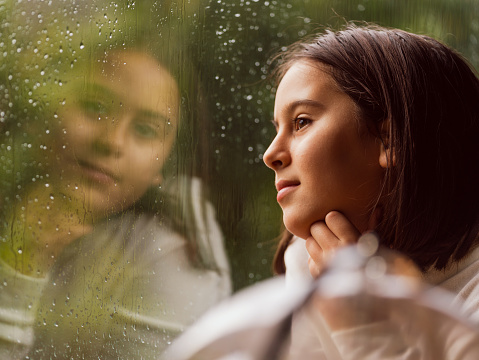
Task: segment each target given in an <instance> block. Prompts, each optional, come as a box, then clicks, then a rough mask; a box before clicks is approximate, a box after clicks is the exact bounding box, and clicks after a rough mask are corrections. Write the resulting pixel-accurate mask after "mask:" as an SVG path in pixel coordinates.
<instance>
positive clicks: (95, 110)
mask: <svg viewBox="0 0 479 360" xmlns="http://www.w3.org/2000/svg"><path fill="white" fill-rule="evenodd" d="M80 107H81V109H82V110H83V111H84V112H85V113H86V114H87V115H88V116H92V117H96V118H100V117H103V116H105V115H106V114H107V113H108V109H107V107H106V106H105V105H104V104H103V103H102V102H100V101H95V100H82V101H81V102H80Z"/></svg>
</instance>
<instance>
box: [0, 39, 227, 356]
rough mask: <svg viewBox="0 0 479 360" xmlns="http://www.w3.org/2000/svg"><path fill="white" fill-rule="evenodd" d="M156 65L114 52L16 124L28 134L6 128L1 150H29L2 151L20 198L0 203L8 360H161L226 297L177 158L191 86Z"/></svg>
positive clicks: (211, 230)
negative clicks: (23, 358) (21, 146)
mask: <svg viewBox="0 0 479 360" xmlns="http://www.w3.org/2000/svg"><path fill="white" fill-rule="evenodd" d="M170 51H172V50H171V49H170ZM92 56H93V55H92ZM159 57H163V59H162V61H161V62H159V61H158V60H157V59H156V58H155V57H154V56H152V55H150V54H149V53H148V52H147V51H144V50H142V49H140V48H138V49H133V48H130V49H126V50H125V49H124V47H121V48H119V49H118V48H117V49H116V50H115V49H114V50H111V49H108V50H106V51H105V52H104V54H103V55H102V56H100V57H99V58H96V59H95V60H94V61H93V62H92V63H91V64H88V63H85V66H84V67H80V68H81V73H79V72H78V71H76V72H75V70H72V71H71V72H70V73H66V74H68V75H64V77H63V78H62V81H63V82H64V84H63V85H62V92H61V93H60V94H58V93H55V92H52V94H50V98H49V101H48V102H49V104H48V105H46V106H45V108H44V109H43V110H44V112H43V113H42V111H41V110H42V109H40V110H38V111H36V112H31V115H29V117H28V121H27V120H25V122H24V123H21V120H22V119H21V117H18V118H17V119H18V121H20V124H21V125H22V126H23V127H25V128H26V130H23V128H20V129H15V127H14V126H13V125H12V123H8V122H7V124H6V128H7V129H6V130H7V131H6V137H8V139H7V140H6V141H5V143H6V144H9V143H10V144H12V146H13V147H15V145H16V144H18V143H19V141H22V140H21V138H22V136H23V137H24V138H25V139H28V143H30V149H31V150H30V151H28V146H27V151H24V152H22V153H21V154H20V155H17V156H18V157H17V158H15V157H14V158H13V162H11V161H12V160H11V157H10V158H8V157H7V158H5V154H6V153H5V152H4V153H3V155H4V158H3V160H7V161H6V162H7V164H6V165H4V169H6V172H5V173H4V176H3V177H2V181H3V182H4V183H5V184H7V185H11V186H12V187H13V188H15V187H16V189H15V193H16V194H17V195H16V197H15V198H11V194H12V193H10V195H9V193H8V192H5V193H4V194H3V196H4V197H3V205H4V211H3V215H4V219H3V221H4V226H3V228H2V239H3V241H2V243H1V244H0V250H1V257H0V273H1V275H2V281H3V288H2V295H1V298H2V302H1V305H0V308H1V310H2V311H1V314H2V315H0V322H1V323H2V328H1V329H2V330H1V331H0V340H1V342H0V351H1V352H2V353H1V355H2V359H3V358H5V359H8V358H18V357H19V356H20V355H21V354H25V353H28V355H29V356H30V358H34V359H44V358H45V359H49V358H51V357H52V356H53V354H55V356H57V357H58V356H59V357H61V358H81V356H84V357H85V358H93V357H95V358H125V359H126V358H129V359H130V358H142V359H146V358H150V357H155V358H156V357H157V356H158V355H159V354H160V353H161V351H162V350H163V349H164V348H165V347H166V346H167V345H168V344H169V343H170V342H171V340H172V338H173V337H175V336H176V335H177V334H178V333H179V332H181V331H182V330H183V329H184V328H185V327H186V326H188V325H189V324H191V323H192V322H193V321H194V320H195V319H196V318H197V317H198V316H199V315H200V314H201V313H202V312H204V311H205V310H206V309H207V308H208V307H210V306H211V305H212V304H214V303H215V302H217V301H219V300H220V299H222V298H223V297H225V296H226V295H228V294H229V292H230V280H229V268H228V263H227V260H226V256H225V253H224V250H223V245H222V237H221V233H220V231H219V229H218V226H217V224H216V222H215V219H214V211H213V209H212V206H211V205H210V204H209V203H207V202H205V200H204V195H203V190H202V186H201V182H200V180H199V179H198V178H192V177H187V176H182V175H181V173H182V172H187V173H188V169H185V168H186V167H187V166H188V164H186V165H185V160H183V159H179V158H178V157H176V155H177V153H179V152H180V151H181V149H178V150H175V151H174V152H172V148H173V145H174V142H175V139H176V137H177V134H178V131H179V129H180V128H182V127H184V126H191V125H192V124H191V122H188V123H186V122H185V123H184V124H182V121H180V118H182V119H183V120H185V121H186V119H187V116H186V113H187V111H186V110H187V109H186V106H185V103H184V101H185V99H184V98H183V97H182V95H183V92H184V91H185V89H183V85H182V84H179V83H178V82H177V81H176V78H177V77H178V76H179V75H178V74H177V71H174V70H173V69H172V68H171V69H170V68H167V67H165V64H170V63H171V61H172V60H171V58H170V59H166V56H161V55H160V56H159ZM86 58H88V57H86ZM91 58H94V57H91ZM83 60H85V59H83ZM65 62H66V61H65ZM58 66H60V65H58ZM78 67H79V65H78V64H76V65H75V69H77V68H78ZM48 70H49V71H51V76H52V77H53V76H54V74H55V71H56V70H58V69H55V68H54V67H51V68H50V69H46V71H48ZM181 76H183V78H184V77H185V75H183V74H181ZM185 83H191V81H185ZM56 96H58V99H56V98H55V97H56ZM182 99H183V103H182V104H180V101H182ZM46 102H47V101H45V103H46ZM57 103H58V104H59V105H58V106H56V104H57ZM180 108H181V110H180ZM47 110H48V111H50V110H52V111H51V116H49V115H48V114H49V113H50V112H48V111H47ZM190 111H191V109H190ZM17 115H18V114H17ZM42 116H43V117H42ZM185 130H186V131H190V130H191V129H185ZM30 140H31V141H30ZM182 145H183V143H178V146H182ZM32 148H33V149H32ZM168 159H169V160H170V162H174V161H177V164H170V165H169V166H170V168H171V169H170V171H168V170H165V169H164V168H165V163H166V162H167V160H168ZM8 162H11V163H10V164H9V163H8ZM19 162H21V164H19ZM26 163H28V166H25V168H26V169H27V171H25V172H24V173H23V174H18V176H17V175H15V174H14V175H15V176H14V178H15V180H14V181H13V182H12V181H11V178H10V177H9V174H11V172H12V171H15V167H16V166H24V165H22V164H26ZM175 165H177V166H178V168H179V171H176V173H175V172H174V170H176V169H174V166H175ZM28 169H30V171H28ZM185 170H186V171H185ZM163 174H164V175H165V176H166V180H164V181H163ZM26 176H28V177H30V176H31V178H30V179H32V180H31V181H30V180H29V179H28V178H26V179H25V177H26ZM10 189H12V188H10ZM9 196H10V197H9Z"/></svg>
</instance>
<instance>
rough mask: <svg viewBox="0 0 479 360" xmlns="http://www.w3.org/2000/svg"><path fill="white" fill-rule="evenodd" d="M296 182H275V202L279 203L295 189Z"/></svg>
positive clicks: (297, 183) (297, 184)
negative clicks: (276, 192) (276, 193)
mask: <svg viewBox="0 0 479 360" xmlns="http://www.w3.org/2000/svg"><path fill="white" fill-rule="evenodd" d="M299 184H300V183H299V182H298V181H289V180H279V181H278V182H276V190H278V195H276V200H277V201H278V202H280V201H281V199H283V198H284V197H285V196H286V195H287V194H288V193H289V192H291V191H293V190H294V189H295V188H296V187H298V186H299Z"/></svg>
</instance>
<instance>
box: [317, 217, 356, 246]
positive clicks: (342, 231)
mask: <svg viewBox="0 0 479 360" xmlns="http://www.w3.org/2000/svg"><path fill="white" fill-rule="evenodd" d="M324 222H325V223H326V226H327V227H328V229H329V230H330V231H331V232H332V233H333V234H334V236H336V237H337V238H338V239H339V242H340V244H339V245H340V246H345V245H352V244H355V243H356V242H357V241H358V238H359V236H361V233H360V232H359V230H358V229H357V228H356V227H355V226H354V225H353V223H352V222H351V221H349V219H348V218H347V217H346V216H344V215H343V214H341V213H340V212H339V211H331V212H329V213H328V214H327V215H326V217H325V219H324Z"/></svg>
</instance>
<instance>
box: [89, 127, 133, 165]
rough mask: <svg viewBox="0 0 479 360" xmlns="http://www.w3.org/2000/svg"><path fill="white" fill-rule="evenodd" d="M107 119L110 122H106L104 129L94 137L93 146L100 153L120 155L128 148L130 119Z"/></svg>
mask: <svg viewBox="0 0 479 360" xmlns="http://www.w3.org/2000/svg"><path fill="white" fill-rule="evenodd" d="M105 121H106V122H108V124H105V126H103V129H102V131H99V132H98V133H97V136H96V137H95V139H93V148H94V150H95V151H96V152H97V153H98V154H99V155H103V156H115V157H119V156H121V155H122V154H123V153H124V152H125V150H126V149H125V147H126V145H127V136H128V123H129V121H127V119H119V120H118V121H116V120H115V119H113V120H105Z"/></svg>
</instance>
